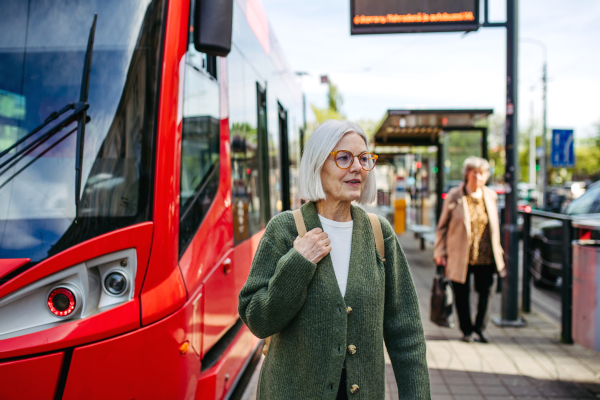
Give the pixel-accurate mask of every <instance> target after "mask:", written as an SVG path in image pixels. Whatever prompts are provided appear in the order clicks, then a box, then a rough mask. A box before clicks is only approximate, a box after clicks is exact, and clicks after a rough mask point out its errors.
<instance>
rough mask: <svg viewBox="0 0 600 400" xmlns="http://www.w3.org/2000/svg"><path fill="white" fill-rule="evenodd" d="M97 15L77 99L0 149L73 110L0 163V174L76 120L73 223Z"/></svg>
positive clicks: (18, 142) (80, 174) (21, 140)
mask: <svg viewBox="0 0 600 400" xmlns="http://www.w3.org/2000/svg"><path fill="white" fill-rule="evenodd" d="M97 18H98V14H94V22H93V23H92V27H91V28H90V34H89V36H88V44H87V48H86V51H85V60H84V63H83V75H82V77H81V89H80V93H79V102H77V103H69V104H67V105H66V106H64V107H63V108H61V109H60V110H58V111H54V112H52V113H51V114H50V115H49V116H48V118H46V119H45V120H44V122H42V123H41V124H40V125H38V126H36V127H35V128H33V130H31V132H29V133H28V134H27V135H25V136H24V137H22V138H21V139H19V140H17V141H16V142H15V143H13V144H12V145H11V146H10V147H8V148H7V149H5V150H3V151H2V152H0V160H1V159H2V158H3V157H4V156H6V155H7V154H9V152H10V151H12V150H14V149H16V148H17V147H18V146H19V145H20V144H22V143H23V142H25V141H26V140H28V139H29V138H31V137H32V136H33V135H35V134H36V133H38V132H39V131H40V130H42V129H43V128H44V127H46V126H47V125H48V124H50V123H51V122H52V121H55V120H57V119H58V118H59V117H60V116H61V115H63V114H65V113H66V112H68V111H69V110H74V111H73V113H71V114H70V115H68V116H67V117H65V118H64V119H63V120H61V121H60V122H59V123H57V124H56V125H54V126H53V127H52V128H51V129H50V130H48V131H47V132H44V133H43V134H42V135H41V136H39V137H38V138H37V139H35V140H33V141H32V142H31V143H28V144H27V145H26V146H24V147H22V148H20V149H18V150H17V151H16V152H15V153H14V154H13V155H11V156H10V157H9V158H8V159H7V160H5V161H2V162H1V163H0V176H1V175H4V174H5V173H6V172H7V171H9V170H10V169H12V168H13V167H14V166H15V165H17V164H18V163H19V161H21V160H22V159H23V158H24V157H25V156H27V155H28V154H30V153H31V152H33V151H34V150H35V149H37V148H38V147H39V146H40V145H42V144H43V143H45V142H46V141H48V140H49V139H50V138H51V137H52V136H54V135H55V134H56V133H58V132H60V131H61V130H63V129H64V128H65V127H67V126H68V125H69V124H71V123H73V122H75V121H77V143H76V149H75V223H77V217H78V216H79V201H80V192H81V176H82V165H83V150H84V142H85V125H86V124H87V123H88V122H89V121H90V117H88V116H87V110H88V108H89V104H88V102H87V101H88V94H89V89H90V71H91V67H92V52H93V46H94V36H95V33H96V20H97ZM73 132H74V130H72V131H70V132H68V133H67V134H66V135H64V136H63V137H62V138H60V139H59V140H58V141H56V142H55V143H53V144H52V145H50V146H49V147H48V148H47V149H45V150H44V151H43V152H41V153H40V154H38V155H37V156H36V157H35V159H34V160H32V161H31V162H29V163H27V164H26V165H25V166H24V167H23V168H21V169H19V170H18V171H16V172H15V173H14V174H13V175H11V176H10V177H8V179H6V180H5V181H4V182H3V183H2V185H0V189H2V188H3V187H4V186H6V185H7V184H8V183H9V182H10V181H12V180H13V179H14V178H15V177H17V176H18V175H19V174H20V173H21V172H23V171H24V170H25V169H26V168H27V167H29V166H30V165H31V164H33V163H34V162H35V161H36V160H38V159H39V158H40V157H41V156H43V155H44V154H46V153H47V152H48V151H49V150H51V149H52V148H54V147H55V146H56V145H57V144H58V143H60V142H62V141H63V140H64V139H66V137H67V136H69V135H70V134H71V133H73Z"/></svg>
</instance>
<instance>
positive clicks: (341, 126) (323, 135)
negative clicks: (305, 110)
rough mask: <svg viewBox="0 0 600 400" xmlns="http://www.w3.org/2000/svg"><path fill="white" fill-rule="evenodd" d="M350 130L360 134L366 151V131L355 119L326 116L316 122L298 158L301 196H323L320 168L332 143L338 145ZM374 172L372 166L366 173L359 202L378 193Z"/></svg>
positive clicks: (308, 197)
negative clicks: (315, 126)
mask: <svg viewBox="0 0 600 400" xmlns="http://www.w3.org/2000/svg"><path fill="white" fill-rule="evenodd" d="M352 132H354V133H358V134H359V135H360V136H361V137H362V138H363V140H364V141H365V145H366V148H367V151H369V141H368V139H367V135H366V134H365V132H364V131H363V130H362V129H361V127H360V126H358V125H357V124H355V123H354V122H350V121H336V120H328V121H325V122H323V123H322V124H321V125H319V126H318V127H317V129H315V131H314V132H313V133H312V135H310V138H309V139H308V141H307V142H306V146H304V154H303V155H302V159H301V161H300V171H299V174H298V194H299V196H300V197H301V198H303V199H305V200H309V201H319V200H322V199H326V195H325V190H323V183H322V182H321V170H322V169H323V165H324V164H325V161H327V157H329V156H330V154H331V152H332V151H333V149H335V146H337V145H338V143H339V142H340V141H341V140H342V138H343V137H344V135H346V134H347V133H352ZM373 172H374V171H373V170H371V171H370V172H369V173H367V179H366V180H365V186H364V188H363V191H362V193H361V194H360V197H359V198H358V200H357V201H358V202H359V203H362V204H368V203H372V202H373V201H375V199H376V197H377V187H376V183H375V174H374V173H373Z"/></svg>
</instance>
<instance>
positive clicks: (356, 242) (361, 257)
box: [239, 202, 431, 400]
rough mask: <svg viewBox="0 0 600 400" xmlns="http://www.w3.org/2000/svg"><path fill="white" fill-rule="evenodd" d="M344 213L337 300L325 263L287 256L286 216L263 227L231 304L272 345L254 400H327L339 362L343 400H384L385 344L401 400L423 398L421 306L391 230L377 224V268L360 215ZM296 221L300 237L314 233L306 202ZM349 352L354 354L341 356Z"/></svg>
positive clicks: (311, 208)
mask: <svg viewBox="0 0 600 400" xmlns="http://www.w3.org/2000/svg"><path fill="white" fill-rule="evenodd" d="M351 214H352V219H353V221H354V228H353V231H352V246H351V254H350V269H349V271H348V285H347V289H346V295H345V296H344V297H342V294H341V292H340V289H339V285H338V283H337V280H336V277H335V272H334V269H333V264H332V262H331V256H330V255H327V256H325V257H324V258H323V259H322V260H321V261H320V262H319V263H318V264H315V263H312V262H310V261H308V260H307V259H306V258H304V257H303V256H301V255H300V253H298V252H297V251H296V250H294V248H293V242H294V240H295V239H296V236H297V232H296V225H295V223H294V218H293V216H292V213H291V212H284V213H281V214H279V215H277V216H276V217H274V218H273V219H272V220H271V222H269V224H268V226H267V229H266V231H265V233H264V236H263V238H262V239H261V241H260V244H259V246H258V249H257V251H256V255H255V257H254V260H253V262H252V268H251V270H250V275H249V276H248V280H247V282H246V284H245V285H244V287H243V288H242V290H241V292H240V296H239V313H240V317H241V318H242V320H243V321H244V323H245V324H246V325H247V326H248V328H250V330H251V331H252V333H254V334H255V335H256V336H257V337H259V338H266V337H269V336H271V344H270V346H269V352H268V353H267V356H266V358H265V361H264V363H263V366H262V370H261V373H260V380H259V383H258V392H257V399H258V400H291V399H298V400H313V399H328V400H333V399H335V398H336V395H337V391H338V387H339V382H340V377H341V374H342V367H343V366H344V360H345V362H346V376H347V388H346V389H347V391H348V393H349V396H351V397H350V398H351V399H365V400H379V399H384V397H385V387H384V386H385V360H384V347H383V339H384V338H385V345H386V347H387V350H388V354H389V356H390V359H391V361H392V366H393V369H394V374H395V376H396V382H397V384H398V396H399V398H400V399H411V400H420V399H430V398H431V396H430V386H429V374H428V370H427V361H426V358H425V337H424V335H423V325H422V322H421V316H420V313H419V303H418V299H417V295H416V291H415V287H414V283H413V280H412V277H411V274H410V271H409V269H408V264H407V262H406V257H405V256H404V252H403V251H402V248H401V247H400V243H399V242H398V239H397V237H396V235H395V233H394V231H393V230H392V227H391V226H390V224H389V223H388V222H387V220H385V219H383V218H379V219H380V222H381V227H382V230H383V236H384V239H385V260H386V261H385V262H384V261H383V260H382V258H381V256H379V254H378V253H377V249H376V247H375V239H374V237H373V231H372V228H371V224H370V222H369V217H368V216H367V213H366V212H365V211H364V210H362V209H361V208H360V207H356V206H352V209H351ZM302 215H303V217H304V221H305V223H306V229H307V230H308V231H310V230H311V229H314V228H317V227H318V228H321V229H322V226H321V223H320V221H319V217H318V214H317V210H316V206H315V204H314V203H312V202H309V203H306V204H305V205H303V206H302ZM348 305H351V306H352V308H351V310H352V312H351V313H349V312H348V309H347V308H346V307H348ZM348 346H353V347H354V346H355V347H354V348H355V349H359V350H358V351H356V352H355V353H354V354H352V355H349V354H348V350H347V349H348ZM359 387H360V391H358V388H359Z"/></svg>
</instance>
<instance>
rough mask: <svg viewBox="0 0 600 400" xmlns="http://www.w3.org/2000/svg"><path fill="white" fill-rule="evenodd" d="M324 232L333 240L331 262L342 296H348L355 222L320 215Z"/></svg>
mask: <svg viewBox="0 0 600 400" xmlns="http://www.w3.org/2000/svg"><path fill="white" fill-rule="evenodd" d="M319 219H320V220H321V225H323V230H324V231H325V233H326V234H327V236H329V239H330V240H331V252H330V253H329V254H331V261H333V270H334V271H335V277H336V278H337V282H338V285H340V292H342V296H344V295H345V294H346V284H347V283H348V270H349V269H350V249H351V248H352V226H353V224H354V221H348V222H337V221H332V220H330V219H327V218H324V217H322V216H320V215H319Z"/></svg>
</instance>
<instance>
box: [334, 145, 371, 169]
mask: <svg viewBox="0 0 600 400" xmlns="http://www.w3.org/2000/svg"><path fill="white" fill-rule="evenodd" d="M330 154H331V155H332V156H333V159H334V160H335V165H337V167H338V168H341V169H348V168H350V167H351V166H352V164H354V157H357V158H358V161H359V162H360V166H361V167H362V169H364V170H365V171H370V170H372V169H373V168H375V163H376V162H377V158H379V157H378V156H377V155H375V154H373V153H366V152H365V153H360V154H359V155H357V156H355V155H354V154H352V153H350V152H349V151H348V150H338V151H332V152H331V153H330Z"/></svg>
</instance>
